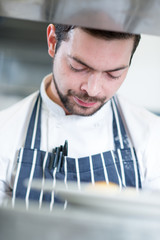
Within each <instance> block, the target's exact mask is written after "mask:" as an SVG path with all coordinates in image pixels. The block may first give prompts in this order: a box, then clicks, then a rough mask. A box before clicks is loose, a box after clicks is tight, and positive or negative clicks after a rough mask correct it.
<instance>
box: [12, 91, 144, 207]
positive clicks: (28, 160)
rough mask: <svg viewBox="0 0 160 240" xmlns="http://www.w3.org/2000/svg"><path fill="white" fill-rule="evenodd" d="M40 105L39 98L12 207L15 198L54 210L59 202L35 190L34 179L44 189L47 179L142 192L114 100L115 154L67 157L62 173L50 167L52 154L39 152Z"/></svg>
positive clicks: (19, 166)
mask: <svg viewBox="0 0 160 240" xmlns="http://www.w3.org/2000/svg"><path fill="white" fill-rule="evenodd" d="M41 104H42V100H41V97H40V95H38V98H37V100H36V102H35V106H34V108H33V111H32V115H31V119H30V123H29V126H28V131H27V135H26V141H25V145H24V147H23V148H21V149H20V151H19V155H18V160H17V171H16V176H15V182H14V188H13V196H12V203H13V205H14V204H15V200H16V198H20V199H25V203H26V206H29V200H36V201H39V206H40V207H41V205H42V202H50V206H51V208H52V207H53V205H54V203H56V202H59V200H58V199H57V198H56V196H55V195H54V192H52V193H46V192H43V189H42V190H41V191H35V190H32V180H33V179H42V186H43V184H44V182H45V179H51V180H52V181H53V184H54V185H55V184H56V180H61V181H64V183H65V184H67V182H68V181H75V182H77V185H78V188H79V189H80V185H81V182H91V183H93V184H94V183H95V182H96V181H106V182H107V183H109V182H113V183H116V184H118V185H119V186H120V188H122V187H135V188H137V189H139V188H141V179H140V173H139V167H138V160H137V157H136V152H135V149H134V148H133V147H132V146H131V143H130V141H129V138H128V136H127V133H126V130H125V127H124V124H123V121H122V118H121V116H120V113H119V110H118V107H117V104H116V100H115V98H114V97H113V98H112V99H111V107H112V112H113V125H112V127H113V137H114V145H115V150H111V151H106V152H102V153H97V154H96V155H92V156H86V157H82V158H75V159H74V158H70V157H68V156H67V157H64V161H63V164H62V165H61V168H60V171H57V168H54V167H53V166H52V165H54V163H53V164H52V165H51V161H52V159H53V158H52V153H51V152H45V151H41V150H40V143H41ZM70 144H71V143H69V145H70ZM26 179H29V181H28V186H27V187H25V186H24V181H25V180H26Z"/></svg>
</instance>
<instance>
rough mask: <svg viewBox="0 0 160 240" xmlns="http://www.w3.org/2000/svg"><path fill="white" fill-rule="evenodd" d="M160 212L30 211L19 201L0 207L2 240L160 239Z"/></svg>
mask: <svg viewBox="0 0 160 240" xmlns="http://www.w3.org/2000/svg"><path fill="white" fill-rule="evenodd" d="M159 236H160V215H159V216H158V215H154V214H153V215H152V214H151V216H148V217H144V215H143V214H142V216H141V217H140V218H139V217H136V215H134V214H133V215H127V214H124V215H118V214H112V213H109V212H108V213H107V212H106V211H100V210H98V209H93V208H91V209H89V208H81V207H74V206H72V207H68V208H67V209H66V210H63V209H62V208H60V207H59V208H58V207H57V208H54V209H53V211H52V212H50V211H49V207H48V206H47V205H46V206H44V207H43V208H42V209H41V211H40V210H39V209H38V206H37V205H34V204H33V205H31V206H30V208H29V210H28V211H27V210H26V209H25V207H24V206H23V205H22V204H21V202H19V203H18V204H17V205H16V207H15V208H14V209H13V208H12V207H11V205H7V206H1V207H0V239H3V240H21V239H23V240H28V239H29V240H35V239H39V240H44V239H45V240H50V239H54V240H61V239H63V240H64V239H70V240H75V239H76V240H82V239H83V240H94V239H95V240H97V239H102V240H103V239H105V240H111V239H112V240H132V239H133V240H135V239H136V240H151V239H152V240H159Z"/></svg>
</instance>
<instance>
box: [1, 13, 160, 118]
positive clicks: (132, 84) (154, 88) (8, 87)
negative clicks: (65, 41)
mask: <svg viewBox="0 0 160 240" xmlns="http://www.w3.org/2000/svg"><path fill="white" fill-rule="evenodd" d="M46 27H47V23H44V22H43V23H42V22H33V21H25V20H17V19H12V18H4V17H1V18H0V110H2V109H5V108H7V107H9V106H10V105H12V104H14V103H16V102H17V101H19V100H20V99H22V98H24V97H25V96H27V95H29V94H30V93H32V92H34V91H35V90H37V89H39V86H40V83H41V80H42V78H43V77H44V76H45V75H46V74H48V73H50V72H51V70H52V59H51V58H50V57H49V56H48V50H47V41H46ZM159 63H160V37H156V36H149V35H142V40H141V42H140V45H139V47H138V49H137V52H136V54H135V56H134V58H133V61H132V65H131V68H130V70H129V73H128V76H127V79H126V81H125V82H124V84H123V85H122V87H121V89H120V90H119V92H120V93H122V94H123V95H125V96H126V97H127V98H129V99H130V100H131V101H132V102H134V103H136V104H138V105H141V106H144V107H146V108H147V109H148V110H150V111H152V112H155V113H156V114H160V93H159V92H160V66H159Z"/></svg>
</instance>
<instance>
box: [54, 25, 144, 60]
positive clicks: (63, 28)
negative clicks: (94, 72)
mask: <svg viewBox="0 0 160 240" xmlns="http://www.w3.org/2000/svg"><path fill="white" fill-rule="evenodd" d="M55 28H56V37H57V45H56V49H55V52H57V50H58V48H59V47H60V45H61V42H62V41H65V40H67V38H68V32H69V31H71V30H72V29H74V28H81V29H82V30H83V31H85V32H87V33H89V34H91V35H92V36H95V37H98V38H103V39H106V40H113V39H130V38H133V39H134V45H133V49H132V53H131V59H130V63H131V60H132V57H133V54H134V52H135V51H136V48H137V46H138V44H139V41H140V39H141V36H140V34H132V33H124V32H113V31H107V30H99V29H91V28H85V27H80V26H75V25H62V24H55Z"/></svg>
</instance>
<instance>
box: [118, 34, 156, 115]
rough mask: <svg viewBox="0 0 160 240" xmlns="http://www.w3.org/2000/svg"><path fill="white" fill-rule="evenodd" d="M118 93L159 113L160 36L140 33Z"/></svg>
mask: <svg viewBox="0 0 160 240" xmlns="http://www.w3.org/2000/svg"><path fill="white" fill-rule="evenodd" d="M119 93H122V94H123V95H125V96H126V97H127V98H128V99H130V100H131V101H132V102H134V103H136V104H138V105H142V106H144V107H146V108H147V109H149V110H151V111H154V112H157V113H160V37H156V36H148V35H142V39H141V42H140V44H139V46H138V48H137V51H136V53H135V55H134V57H133V60H132V64H131V67H130V69H129V72H128V75H127V78H126V80H125V82H124V83H123V85H122V86H121V88H120V90H119Z"/></svg>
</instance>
